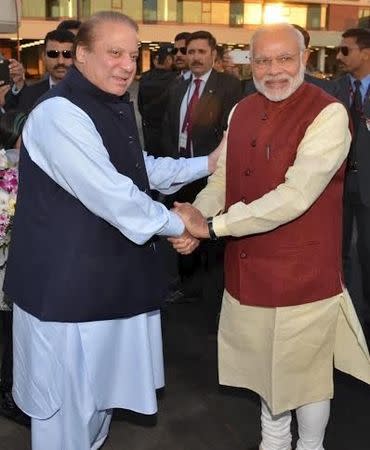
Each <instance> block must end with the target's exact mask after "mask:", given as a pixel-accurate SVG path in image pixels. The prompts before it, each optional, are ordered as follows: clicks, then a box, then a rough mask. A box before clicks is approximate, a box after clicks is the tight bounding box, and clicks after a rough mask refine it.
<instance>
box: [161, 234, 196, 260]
mask: <svg viewBox="0 0 370 450" xmlns="http://www.w3.org/2000/svg"><path fill="white" fill-rule="evenodd" d="M168 240H169V242H171V244H172V245H173V248H174V249H175V250H176V251H177V252H178V253H181V254H182V255H189V254H190V253H193V251H194V250H195V249H196V248H198V246H199V244H200V242H199V239H197V238H195V237H194V236H192V235H191V234H190V233H189V232H188V231H187V230H185V231H184V233H183V234H182V235H181V236H179V237H177V238H175V237H170V238H168Z"/></svg>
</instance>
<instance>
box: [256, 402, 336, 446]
mask: <svg viewBox="0 0 370 450" xmlns="http://www.w3.org/2000/svg"><path fill="white" fill-rule="evenodd" d="M296 415H297V421H298V435H299V439H298V442H297V447H296V450H324V447H323V441H324V437H325V430H326V426H327V424H328V421H329V415H330V400H323V401H321V402H316V403H310V404H308V405H304V406H301V407H299V408H297V409H296ZM291 420H292V415H291V412H290V411H285V412H284V413H282V414H279V415H276V416H273V415H272V414H271V411H270V409H269V407H268V406H267V404H266V403H265V401H264V400H263V399H261V425H262V442H261V445H260V449H261V450H291V445H292V434H291V431H290V423H291Z"/></svg>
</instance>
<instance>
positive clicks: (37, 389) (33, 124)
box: [13, 97, 208, 450]
mask: <svg viewBox="0 0 370 450" xmlns="http://www.w3.org/2000/svg"><path fill="white" fill-rule="evenodd" d="M45 117H46V118H47V121H48V126H47V127H46V126H45V125H44V124H43V119H42V118H45ZM23 140H24V143H25V145H26V148H27V151H28V152H29V155H30V157H31V159H32V160H33V161H34V162H35V163H36V164H37V165H38V166H39V167H40V168H41V169H42V170H44V172H46V173H47V174H48V175H49V176H50V177H51V178H52V179H53V180H54V181H56V182H57V183H58V184H59V185H60V186H61V187H62V188H64V189H65V190H66V191H67V192H69V193H70V194H71V195H74V196H75V197H77V198H78V199H79V200H80V201H81V202H82V203H83V204H84V205H85V206H86V207H87V208H88V209H90V211H92V212H93V213H94V214H96V215H98V216H100V217H103V218H104V219H105V220H107V221H108V222H110V223H111V224H112V225H114V226H116V227H117V228H118V229H119V230H120V231H121V232H122V233H123V234H124V235H125V236H126V237H128V238H129V239H131V240H132V241H134V242H136V243H138V244H141V243H144V242H146V241H147V240H148V239H150V238H151V237H152V236H153V235H154V234H159V235H164V236H166V235H169V236H171V235H173V236H176V235H180V234H181V233H182V232H183V230H184V226H183V224H182V222H181V220H180V219H179V218H178V216H177V215H176V214H174V213H172V212H170V211H168V210H167V209H166V208H165V207H164V206H163V205H162V204H160V203H158V202H153V201H152V200H151V199H150V197H149V196H148V195H146V194H145V193H144V192H141V191H139V190H138V189H137V188H136V187H135V186H134V185H133V183H132V182H131V180H130V179H129V178H127V177H125V176H123V175H121V174H119V173H118V172H117V171H116V169H115V167H114V166H112V164H111V162H110V160H109V156H108V153H107V151H106V149H105V148H104V146H103V143H102V140H101V137H100V135H99V134H98V133H97V131H96V129H95V127H94V124H93V122H92V121H91V119H90V118H89V117H88V116H87V115H86V114H85V113H84V112H83V111H82V110H81V109H79V108H78V107H77V106H75V105H74V104H72V103H71V102H69V101H68V100H66V99H64V98H60V97H54V98H51V99H48V100H46V101H44V102H42V103H41V104H39V105H38V106H37V107H36V108H35V109H34V110H33V112H32V113H31V115H30V117H29V119H28V121H27V123H26V126H25V129H24V133H23ZM122 151H124V148H123V149H122ZM144 160H145V165H146V170H147V173H148V177H149V181H150V187H151V188H153V189H157V190H159V191H160V192H162V193H165V194H170V193H173V192H176V190H178V189H179V188H180V187H181V186H183V184H184V183H185V182H190V181H193V180H196V179H198V178H201V177H204V176H207V175H208V160H207V158H206V157H202V158H192V159H180V160H177V161H174V160H172V159H170V158H158V159H157V160H155V159H154V158H153V157H149V156H147V155H146V154H145V153H144ZM76 168H77V170H76ZM92 174H93V177H92ZM122 202H125V204H127V208H126V209H125V211H126V213H125V215H124V216H123V215H120V214H119V210H120V209H119V204H120V203H121V204H122ZM116 205H117V207H116ZM107 206H108V207H107ZM127 211H130V212H131V214H127ZM123 257H124V255H123ZM30 263H31V262H30ZM40 275H41V276H42V274H40ZM20 282H21V280H20ZM143 282H145V280H143ZM102 283H103V280H102ZM55 288H56V289H57V288H58V287H57V286H56V287H55ZM124 296H125V293H124V292H122V301H123V302H124V301H125V297H124ZM14 300H15V306H14V386H13V394H14V399H15V401H16V403H17V404H18V406H19V407H20V408H21V409H22V410H23V411H24V412H25V413H27V414H28V415H29V416H31V418H32V449H33V450H90V449H93V450H95V449H98V448H100V447H101V446H102V445H103V443H104V440H105V438H106V436H107V433H108V429H109V424H110V420H111V415H112V408H125V409H130V410H133V411H137V412H140V413H143V414H153V413H155V412H156V411H157V401H156V392H155V390H156V389H158V388H160V387H162V386H163V385H164V370H163V354H162V335H161V323H160V312H159V311H152V312H149V313H143V314H139V315H136V316H134V317H130V318H122V319H115V320H104V321H96V322H83V323H63V322H45V321H40V320H39V319H37V318H36V317H34V316H32V315H31V314H29V313H28V312H26V311H24V310H22V309H21V308H19V307H18V306H17V305H16V299H14ZM102 301H103V299H102Z"/></svg>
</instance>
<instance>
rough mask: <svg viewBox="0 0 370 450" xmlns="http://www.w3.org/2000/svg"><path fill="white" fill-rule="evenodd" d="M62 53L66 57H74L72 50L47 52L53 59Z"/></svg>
mask: <svg viewBox="0 0 370 450" xmlns="http://www.w3.org/2000/svg"><path fill="white" fill-rule="evenodd" d="M60 54H62V56H63V58H64V59H71V58H72V50H48V51H47V52H46V55H47V57H48V58H52V59H56V58H59V55H60Z"/></svg>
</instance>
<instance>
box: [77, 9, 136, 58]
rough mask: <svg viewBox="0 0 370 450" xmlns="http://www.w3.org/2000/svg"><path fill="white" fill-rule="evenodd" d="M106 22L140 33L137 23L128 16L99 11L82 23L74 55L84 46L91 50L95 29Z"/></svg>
mask: <svg viewBox="0 0 370 450" xmlns="http://www.w3.org/2000/svg"><path fill="white" fill-rule="evenodd" d="M106 22H115V23H122V24H124V25H128V26H129V27H131V28H132V29H134V30H135V31H136V32H138V31H139V27H138V25H137V23H136V22H135V21H134V20H133V19H131V17H129V16H127V15H126V14H121V13H119V12H115V11H99V12H97V13H96V14H94V15H92V16H91V17H90V18H89V19H87V20H86V21H85V22H83V23H82V25H81V27H80V29H79V30H78V33H77V35H76V38H75V40H74V44H73V50H74V51H73V54H74V55H76V48H77V47H78V46H83V47H86V48H88V49H89V50H91V47H92V45H93V43H94V40H95V29H96V27H97V26H98V25H100V24H102V23H106Z"/></svg>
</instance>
